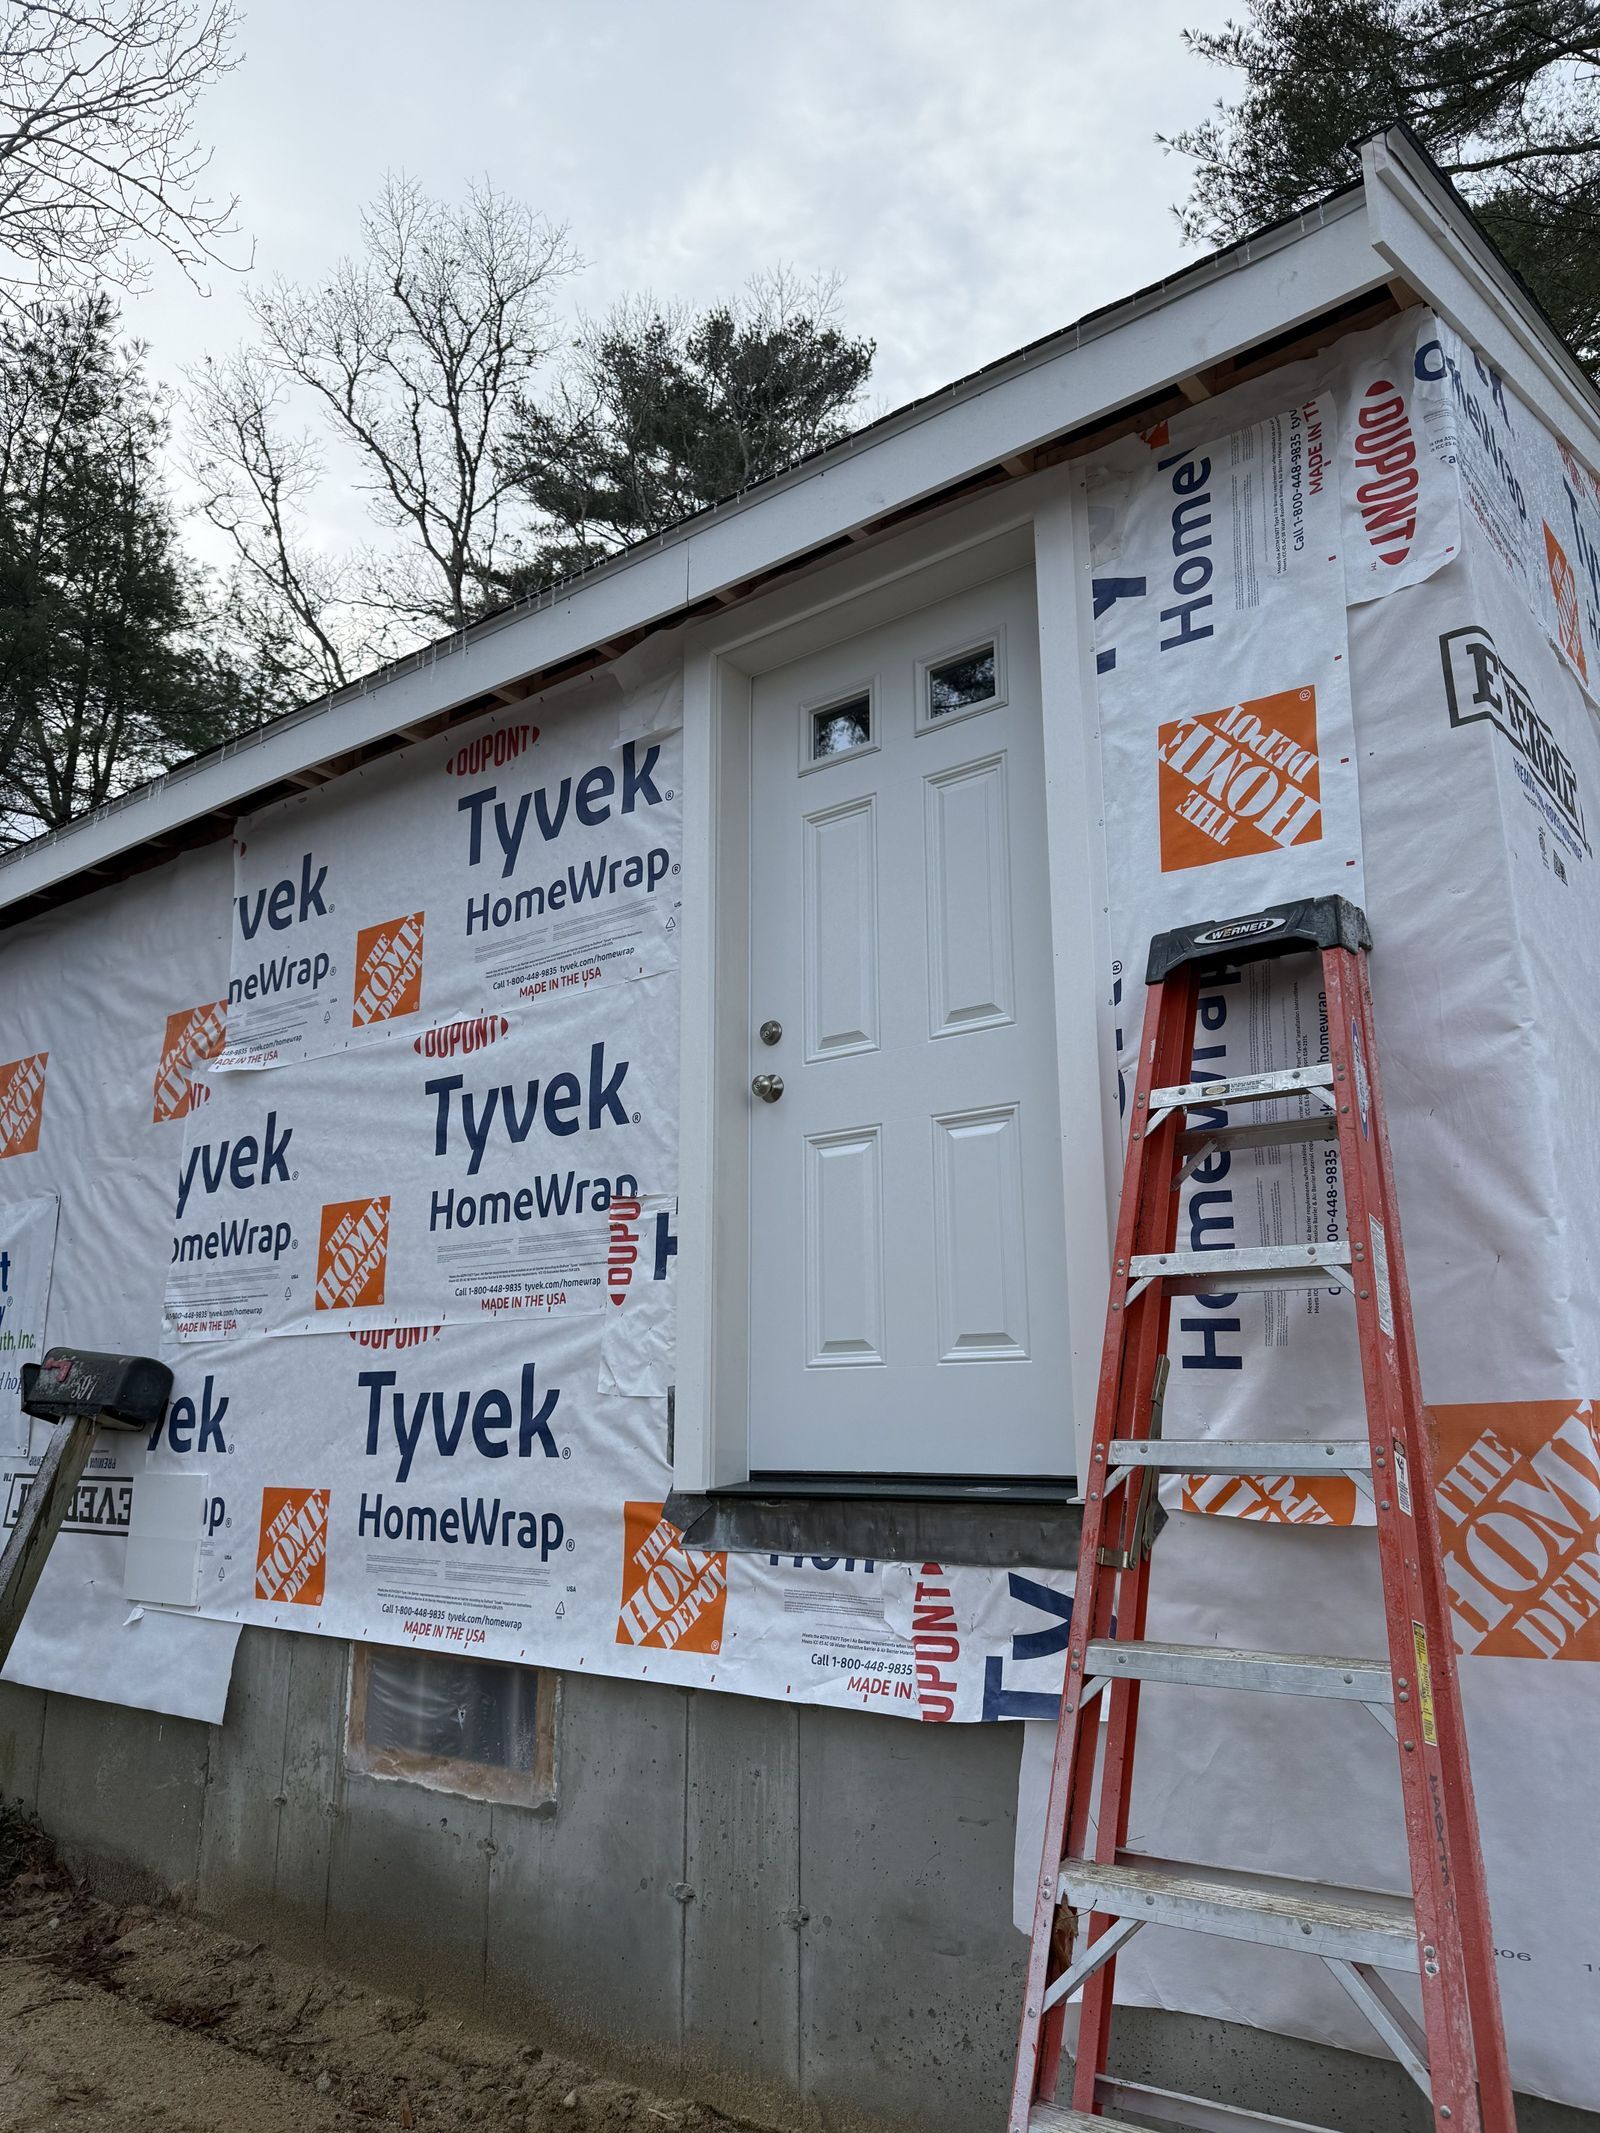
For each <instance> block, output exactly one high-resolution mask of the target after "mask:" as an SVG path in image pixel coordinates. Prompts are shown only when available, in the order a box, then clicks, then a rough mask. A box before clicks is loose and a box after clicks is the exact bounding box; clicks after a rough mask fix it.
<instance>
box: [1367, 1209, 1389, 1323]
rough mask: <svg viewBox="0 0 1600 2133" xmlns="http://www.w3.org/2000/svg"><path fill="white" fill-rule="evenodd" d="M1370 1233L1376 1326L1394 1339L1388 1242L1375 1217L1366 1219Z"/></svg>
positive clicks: (1381, 1225)
mask: <svg viewBox="0 0 1600 2133" xmlns="http://www.w3.org/2000/svg"><path fill="white" fill-rule="evenodd" d="M1367 1227H1368V1229H1369V1230H1370V1231H1371V1232H1372V1293H1373V1295H1374V1296H1375V1297H1376V1298H1377V1301H1378V1324H1379V1325H1380V1326H1381V1327H1382V1328H1383V1330H1384V1332H1385V1333H1386V1334H1387V1335H1388V1336H1389V1338H1390V1340H1393V1339H1394V1298H1393V1297H1392V1296H1391V1295H1390V1293H1389V1240H1388V1238H1387V1237H1385V1235H1384V1234H1383V1224H1382V1223H1381V1222H1380V1221H1379V1220H1378V1218H1377V1216H1376V1215H1372V1216H1370V1217H1369V1218H1368V1222H1367Z"/></svg>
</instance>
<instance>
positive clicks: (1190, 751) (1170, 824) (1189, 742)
mask: <svg viewBox="0 0 1600 2133" xmlns="http://www.w3.org/2000/svg"><path fill="white" fill-rule="evenodd" d="M1156 753H1157V756H1158V759H1159V761H1160V766H1161V768H1160V772H1159V777H1160V808H1161V871H1162V873H1163V874H1170V873H1173V872H1175V871H1176V870H1177V869H1179V868H1181V867H1203V866H1210V865H1211V863H1212V861H1213V860H1217V859H1239V858H1243V857H1245V856H1247V855H1252V854H1255V853H1260V852H1279V851H1285V850H1287V849H1288V847H1289V846H1290V845H1292V844H1314V843H1315V842H1316V841H1317V840H1318V839H1319V838H1320V837H1321V835H1322V789H1321V784H1320V781H1319V775H1318V763H1317V693H1316V691H1315V689H1311V688H1305V689H1284V690H1281V691H1280V692H1279V693H1278V694H1277V695H1276V696H1257V697H1253V698H1251V699H1250V700H1249V701H1248V702H1246V703H1242V704H1229V705H1228V706H1227V707H1226V708H1225V709H1224V710H1221V711H1200V712H1194V713H1192V714H1190V715H1189V716H1186V717H1184V718H1178V719H1173V720H1172V721H1171V722H1170V723H1169V724H1167V725H1164V726H1162V727H1161V728H1160V729H1159V731H1158V733H1157V736H1156Z"/></svg>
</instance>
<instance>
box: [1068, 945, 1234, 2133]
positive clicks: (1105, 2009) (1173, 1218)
mask: <svg viewBox="0 0 1600 2133" xmlns="http://www.w3.org/2000/svg"><path fill="white" fill-rule="evenodd" d="M1160 992H1161V1004H1160V1009H1159V1018H1158V1025H1157V1034H1156V1041H1155V1044H1154V1045H1153V1046H1152V1047H1151V1048H1150V1050H1149V1051H1147V1052H1146V1054H1145V1056H1144V1059H1143V1060H1142V1061H1141V1068H1143V1067H1144V1066H1145V1065H1148V1067H1149V1070H1150V1080H1149V1081H1148V1082H1147V1081H1146V1079H1145V1076H1144V1073H1143V1072H1142V1071H1141V1074H1140V1077H1139V1083H1138V1086H1137V1088H1136V1090H1135V1093H1134V1109H1133V1122H1132V1125H1131V1126H1130V1128H1129V1133H1130V1140H1131V1139H1132V1138H1133V1137H1134V1136H1139V1137H1140V1141H1142V1144H1143V1147H1144V1159H1143V1163H1142V1167H1141V1170H1140V1174H1139V1188H1138V1191H1137V1193H1136V1194H1134V1195H1130V1197H1131V1198H1132V1199H1133V1202H1134V1204H1133V1231H1132V1244H1131V1252H1130V1255H1129V1256H1127V1257H1124V1256H1123V1255H1122V1254H1120V1253H1119V1254H1118V1256H1117V1259H1116V1260H1115V1261H1114V1262H1113V1275H1114V1278H1115V1279H1117V1280H1118V1281H1119V1282H1120V1283H1121V1285H1122V1287H1121V1294H1122V1297H1123V1315H1124V1317H1125V1319H1126V1320H1127V1323H1126V1324H1125V1325H1124V1326H1123V1329H1122V1349H1123V1373H1122V1380H1121V1383H1120V1385H1119V1387H1118V1401H1117V1408H1116V1412H1115V1415H1114V1416H1113V1417H1112V1418H1111V1429H1110V1435H1109V1436H1108V1439H1107V1441H1106V1443H1105V1444H1104V1445H1101V1444H1100V1443H1099V1442H1098V1431H1097V1433H1096V1434H1097V1443H1096V1447H1095V1449H1096V1451H1097V1452H1099V1451H1102V1450H1103V1451H1104V1452H1105V1454H1106V1458H1105V1461H1104V1462H1103V1463H1102V1462H1099V1461H1097V1464H1096V1475H1097V1479H1098V1476H1099V1474H1100V1473H1101V1472H1102V1470H1103V1468H1104V1467H1106V1466H1108V1465H1109V1459H1110V1441H1111V1439H1112V1438H1124V1437H1125V1438H1136V1439H1137V1438H1145V1437H1148V1436H1149V1434H1150V1429H1151V1422H1152V1404H1153V1400H1154V1395H1155V1384H1156V1373H1157V1370H1158V1368H1159V1366H1160V1363H1161V1359H1162V1357H1163V1356H1164V1355H1165V1353H1166V1348H1167V1334H1168V1325H1169V1321H1170V1317H1171V1310H1172V1292H1171V1290H1170V1288H1169V1287H1168V1286H1167V1284H1166V1283H1165V1282H1155V1283H1153V1284H1152V1285H1151V1286H1150V1287H1149V1288H1146V1289H1144V1290H1143V1291H1142V1292H1141V1293H1140V1295H1139V1296H1138V1297H1137V1298H1136V1299H1135V1301H1134V1303H1133V1305H1132V1306H1131V1308H1130V1307H1129V1306H1128V1305H1127V1303H1126V1295H1127V1286H1128V1278H1129V1275H1130V1274H1131V1271H1132V1264H1133V1260H1132V1256H1131V1255H1132V1254H1133V1253H1143V1252H1164V1251H1170V1250H1171V1249H1172V1247H1173V1244H1174V1241H1175V1239H1176V1236H1177V1226H1178V1212H1179V1204H1180V1195H1179V1193H1178V1190H1177V1179H1178V1171H1179V1168H1180V1163H1179V1156H1178V1136H1179V1132H1180V1130H1181V1128H1182V1125H1183V1118H1182V1115H1181V1114H1180V1113H1177V1112H1171V1113H1168V1114H1167V1115H1166V1116H1165V1117H1164V1118H1162V1119H1161V1120H1160V1122H1159V1124H1158V1125H1156V1126H1155V1127H1154V1129H1153V1130H1152V1129H1151V1128H1150V1126H1149V1123H1148V1121H1149V1115H1150V1105H1149V1093H1150V1088H1151V1087H1160V1086H1162V1085H1163V1082H1162V1079H1161V1077H1163V1076H1165V1075H1166V1074H1167V1073H1175V1074H1179V1075H1186V1074H1188V1073H1190V1072H1191V1070H1192V1068H1193V1062H1194V1046H1195V1016H1196V1013H1197V1011H1198V1008H1199V996H1200V983H1199V975H1198V972H1197V971H1196V969H1195V967H1194V966H1193V965H1190V966H1189V967H1188V968H1186V969H1185V970H1183V971H1182V972H1181V973H1175V974H1174V975H1173V976H1172V977H1171V978H1169V979H1168V980H1167V981H1166V982H1165V984H1163V985H1162V986H1161V987H1160ZM1134 1144H1135V1145H1139V1142H1137V1141H1136V1142H1135V1143H1134ZM1097 1419H1098V1418H1097ZM1157 1480H1158V1477H1157V1476H1156V1475H1155V1474H1154V1473H1153V1472H1150V1473H1145V1474H1141V1475H1140V1476H1138V1477H1137V1478H1136V1479H1131V1480H1130V1481H1128V1482H1125V1483H1124V1484H1123V1486H1122V1489H1121V1490H1120V1491H1119V1494H1120V1496H1121V1499H1122V1501H1121V1505H1120V1519H1119V1521H1118V1525H1119V1531H1118V1537H1117V1542H1116V1544H1115V1545H1116V1549H1117V1552H1118V1554H1119V1555H1120V1556H1121V1558H1122V1560H1123V1561H1124V1562H1126V1561H1127V1559H1128V1556H1129V1554H1130V1552H1133V1551H1135V1550H1137V1551H1138V1552H1137V1553H1136V1554H1135V1555H1134V1560H1133V1562H1132V1564H1131V1566H1130V1567H1128V1568H1126V1569H1121V1570H1118V1569H1111V1568H1101V1569H1100V1570H1099V1577H1100V1581H1101V1586H1102V1589H1103V1591H1104V1592H1105V1594H1106V1596H1107V1599H1108V1601H1109V1602H1110V1603H1111V1604H1109V1605H1105V1606H1103V1607H1101V1608H1097V1610H1096V1614H1097V1615H1099V1616H1102V1617H1103V1619H1104V1628H1103V1629H1101V1631H1100V1632H1099V1634H1100V1635H1102V1636H1111V1635H1113V1634H1116V1635H1120V1636H1122V1637H1125V1638H1134V1639H1140V1640H1142V1639H1143V1637H1144V1633H1145V1617H1146V1611H1147V1608H1148V1604H1149V1593H1150V1557H1149V1555H1148V1553H1146V1552H1144V1551H1143V1550H1142V1549H1141V1548H1140V1547H1139V1542H1140V1531H1139V1528H1140V1520H1139V1505H1140V1500H1141V1493H1142V1490H1143V1489H1144V1488H1154V1487H1156V1485H1157ZM1092 1633H1093V1632H1092V1625H1091V1634H1092ZM1088 1644H1089V1638H1088V1637H1085V1639H1084V1640H1083V1643H1082V1646H1081V1647H1080V1645H1079V1643H1078V1640H1077V1638H1076V1637H1074V1638H1073V1639H1072V1641H1071V1646H1070V1648H1069V1652H1068V1662H1067V1663H1068V1669H1069V1671H1074V1672H1080V1673H1081V1674H1082V1675H1083V1676H1085V1677H1087V1674H1088ZM1139 1690H1140V1684H1139V1683H1138V1682H1137V1681H1134V1680H1118V1681H1114V1682H1112V1684H1111V1687H1110V1691H1109V1696H1108V1703H1107V1710H1106V1716H1105V1721H1104V1735H1103V1738H1104V1746H1103V1750H1102V1757H1101V1769H1100V1786H1099V1800H1098V1803H1097V1807H1096V1813H1095V1843H1094V1857H1095V1858H1097V1859H1101V1860H1111V1859H1114V1858H1115V1857H1116V1854H1117V1852H1118V1850H1119V1849H1120V1848H1121V1847H1122V1846H1123V1845H1124V1844H1125V1843H1126V1842H1127V1836H1128V1809H1129V1801H1130V1798H1131V1795H1132V1789H1133V1757H1134V1741H1135V1736H1136V1732H1137V1727H1138V1720H1139ZM1079 1693H1080V1694H1081V1693H1082V1692H1081V1690H1080V1692H1079ZM1090 1774H1091V1773H1090V1771H1089V1769H1088V1767H1087V1766H1086V1770H1085V1775H1086V1779H1087V1778H1088V1777H1089V1776H1090ZM1087 1793H1088V1785H1087V1782H1086V1784H1085V1788H1084V1793H1083V1795H1082V1796H1081V1798H1075V1799H1074V1801H1073V1814H1072V1817H1071V1819H1070V1820H1069V1823H1068V1827H1067V1832H1066V1838H1067V1841H1066V1843H1065V1845H1064V1847H1063V1849H1064V1852H1065V1853H1066V1855H1067V1856H1069V1857H1074V1858H1079V1857H1083V1856H1085V1848H1086V1840H1087V1837H1088V1827H1087V1823H1088V1797H1087ZM1111 1923H1112V1921H1111V1920H1110V1919H1109V1918H1106V1917H1102V1916H1101V1915H1100V1914H1099V1913H1094V1914H1091V1916H1090V1917H1089V1919H1088V1920H1087V1922H1086V1923H1085V1925H1084V1928H1083V1930H1084V1932H1085V1933H1086V1934H1087V1936H1088V1938H1089V1939H1090V1940H1091V1941H1093V1940H1096V1939H1098V1938H1099V1935H1100V1934H1101V1933H1103V1932H1106V1931H1107V1930H1108V1929H1109V1927H1110V1925H1111ZM1116 1969H1117V1964H1116V1958H1115V1956H1112V1957H1111V1958H1110V1959H1109V1960H1108V1961H1107V1962H1106V1963H1104V1964H1103V1965H1102V1966H1101V1968H1100V1969H1098V1970H1097V1971H1096V1972H1095V1973H1094V1975H1093V1976H1092V1977H1091V1978H1090V1979H1089V1980H1088V1981H1087V1983H1086V1984H1085V1985H1084V1988H1083V1996H1082V2001H1081V2004H1080V2007H1079V2013H1078V2049H1077V2053H1076V2057H1075V2061H1074V2069H1073V2103H1074V2105H1075V2107H1076V2108H1077V2109H1078V2110H1080V2111H1091V2110H1092V2109H1093V2108H1094V2100H1095V2083H1096V2080H1097V2078H1098V2077H1099V2075H1100V2074H1101V2073H1102V2072H1103V2071H1104V2068H1105V2063H1106V2056H1107V2053H1108V2051H1109V2048H1110V2042H1111V2016H1112V2002H1113V1995H1114V1990H1115V1979H1116Z"/></svg>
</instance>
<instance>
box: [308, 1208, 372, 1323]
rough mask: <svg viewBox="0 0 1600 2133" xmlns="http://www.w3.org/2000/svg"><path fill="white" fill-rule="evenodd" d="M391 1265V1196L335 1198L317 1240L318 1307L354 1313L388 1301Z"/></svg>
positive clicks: (326, 1211) (325, 1209)
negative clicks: (387, 1279)
mask: <svg viewBox="0 0 1600 2133" xmlns="http://www.w3.org/2000/svg"><path fill="white" fill-rule="evenodd" d="M388 1267H389V1195H388V1194H387V1193H384V1194H382V1195H381V1196H380V1197H379V1198H377V1199H375V1200H334V1201H331V1202H330V1203H329V1205H328V1206H326V1207H324V1208H323V1210H322V1231H321V1234H320V1236H319V1237H318V1240H317V1306H316V1307H317V1309H318V1310H319V1311H353V1310H355V1309H356V1308H357V1307H358V1306H359V1305H361V1304H381V1303H382V1302H383V1284H384V1276H385V1274H386V1273H387V1272H388Z"/></svg>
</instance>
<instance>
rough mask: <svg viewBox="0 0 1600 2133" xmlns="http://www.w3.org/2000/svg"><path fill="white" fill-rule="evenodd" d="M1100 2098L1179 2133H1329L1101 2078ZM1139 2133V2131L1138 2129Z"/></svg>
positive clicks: (1109, 2121) (1114, 2122)
mask: <svg viewBox="0 0 1600 2133" xmlns="http://www.w3.org/2000/svg"><path fill="white" fill-rule="evenodd" d="M1095 2086H1096V2089H1097V2091H1098V2093H1099V2095H1100V2096H1102V2097H1103V2098H1104V2099H1105V2101H1106V2102H1107V2103H1111V2104H1115V2105H1116V2107H1117V2108H1118V2109H1119V2110H1124V2111H1137V2112H1138V2114H1139V2117H1140V2119H1141V2120H1153V2121H1154V2122H1155V2123H1156V2124H1157V2125H1160V2126H1172V2127H1175V2128H1181V2129H1182V2133H1234V2129H1235V2128H1237V2129H1239V2133H1250V2129H1251V2128H1252V2127H1254V2128H1255V2133H1329V2129H1328V2128H1327V2127H1326V2126H1312V2125H1307V2124H1306V2123H1305V2121H1304V2120H1303V2119H1299V2118H1278V2117H1275V2116H1273V2115H1272V2113H1270V2112H1262V2111H1246V2110H1244V2109H1243V2108H1242V2107H1241V2106H1240V2105H1238V2104H1234V2103H1212V2102H1211V2101H1210V2100H1209V2098H1207V2097H1204V2096H1180V2095H1179V2094H1178V2092H1177V2090H1175V2089H1155V2088H1150V2087H1149V2086H1147V2084H1146V2083H1144V2082H1142V2081H1119V2080H1118V2079H1117V2077H1116V2076H1115V2075H1114V2074H1102V2075H1101V2076H1100V2078H1099V2080H1098V2082H1097V2083H1096V2084H1095ZM1084 2123H1085V2124H1087V2125H1091V2126H1113V2127H1116V2126H1123V2125H1126V2124H1127V2120H1126V2119H1121V2118H1090V2119H1086V2120H1085V2121H1084ZM1141 2133H1142V2128H1141Z"/></svg>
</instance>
